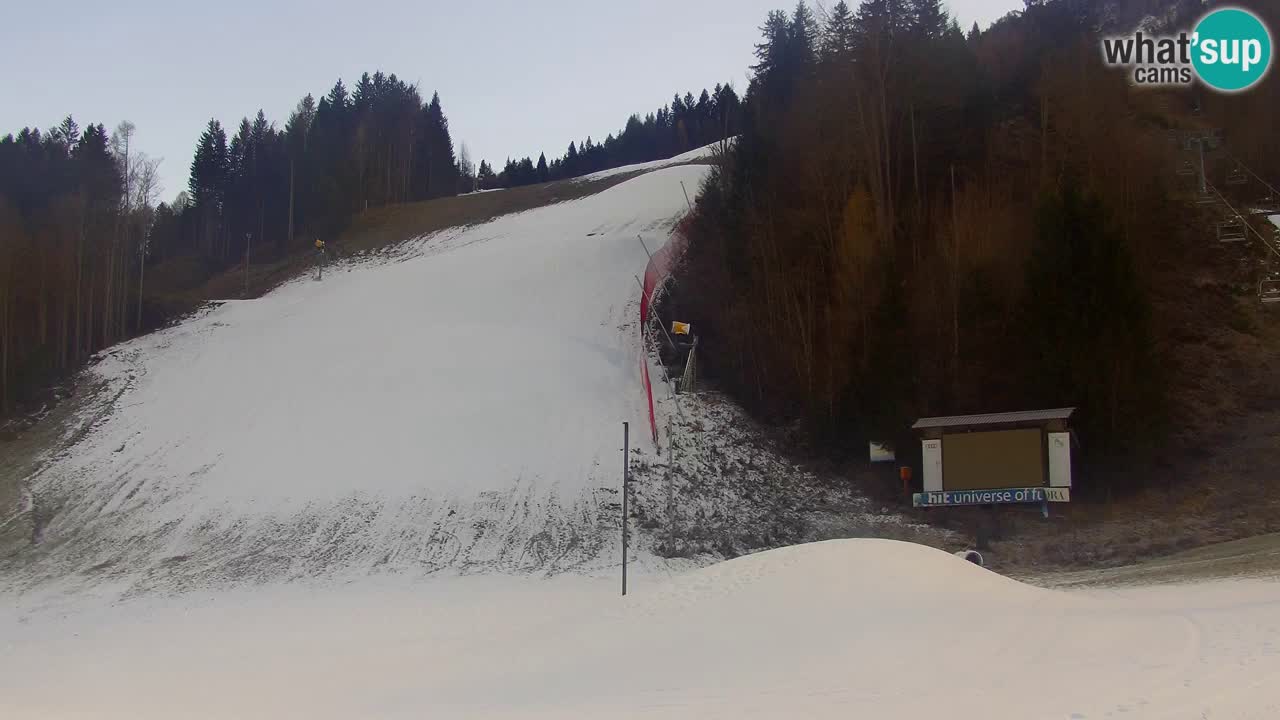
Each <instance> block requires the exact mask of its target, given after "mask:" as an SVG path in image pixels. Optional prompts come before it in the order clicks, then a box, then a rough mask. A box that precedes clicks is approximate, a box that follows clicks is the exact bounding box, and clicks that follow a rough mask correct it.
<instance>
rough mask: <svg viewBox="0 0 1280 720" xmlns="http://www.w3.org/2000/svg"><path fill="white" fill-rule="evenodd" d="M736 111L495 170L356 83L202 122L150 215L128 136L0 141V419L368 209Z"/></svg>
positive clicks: (391, 81) (678, 106) (676, 102)
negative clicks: (184, 173) (110, 350)
mask: <svg viewBox="0 0 1280 720" xmlns="http://www.w3.org/2000/svg"><path fill="white" fill-rule="evenodd" d="M739 113H740V103H739V101H738V97H737V95H736V94H735V93H734V90H733V88H731V87H729V86H727V85H726V86H716V89H715V92H714V93H708V92H707V91H705V90H704V91H703V92H702V94H701V96H700V97H699V98H698V99H696V100H695V99H694V97H693V95H692V94H691V93H688V94H686V95H685V96H684V97H683V98H681V97H680V96H679V95H677V96H675V98H674V99H673V101H672V104H671V105H670V106H667V107H662V108H660V109H658V110H657V111H656V112H654V113H649V114H648V115H646V116H645V117H643V118H641V117H640V116H639V115H633V116H632V117H631V118H630V119H629V120H628V121H627V123H626V125H625V127H624V128H623V129H622V130H621V131H620V132H619V133H618V134H617V135H616V136H615V135H613V134H610V135H609V136H608V137H607V138H606V139H605V141H604V142H601V143H594V142H593V141H592V140H591V139H590V138H587V140H586V141H585V142H583V143H581V145H580V146H578V145H575V144H574V143H570V144H569V149H568V152H567V153H566V154H565V155H564V157H562V158H557V159H555V160H553V161H552V162H551V163H550V164H547V162H546V160H545V157H542V158H539V162H538V163H537V165H536V166H535V165H534V163H533V162H532V161H531V160H529V159H528V158H525V159H524V160H522V161H520V162H518V163H517V162H511V161H508V163H507V166H506V168H505V169H504V170H503V172H502V173H499V174H495V173H494V172H493V169H492V167H491V166H490V165H489V163H488V162H485V161H482V162H481V163H480V165H479V167H477V166H476V165H475V164H474V161H473V160H472V159H471V157H470V156H469V153H468V151H467V148H466V146H465V145H461V146H459V147H458V148H457V151H456V153H455V146H454V142H453V138H452V136H451V133H450V129H449V121H448V119H447V117H446V115H445V112H444V109H443V106H442V104H441V101H440V97H439V95H435V94H433V95H432V97H431V98H430V100H427V101H424V99H423V97H422V95H421V94H420V91H419V89H418V87H417V86H415V85H412V84H408V83H406V82H405V81H403V80H401V79H399V78H398V77H397V76H396V75H394V74H390V75H387V74H384V73H382V72H375V73H373V74H369V73H365V74H364V75H362V76H361V77H360V79H359V81H358V82H357V83H355V85H354V86H353V87H352V88H350V89H348V88H347V86H346V85H345V84H344V83H343V82H342V81H341V80H339V81H337V82H336V83H335V84H334V85H333V87H332V88H331V89H330V90H329V92H328V93H326V94H325V95H323V96H322V97H320V99H319V100H318V101H317V100H316V99H315V97H314V96H312V95H307V96H305V97H303V98H302V99H301V100H299V101H298V103H297V106H296V109H295V110H294V111H293V112H292V113H291V114H290V116H289V117H288V118H287V119H286V120H285V122H284V124H283V126H279V125H277V124H276V123H275V122H273V121H272V120H271V119H269V118H267V116H266V115H265V113H263V112H262V111H261V110H259V111H258V112H257V114H256V115H255V116H253V117H252V119H251V118H250V117H245V118H243V119H241V120H240V122H239V123H238V124H237V125H236V126H235V127H234V128H230V127H227V126H224V125H223V124H222V123H221V122H220V121H219V120H217V119H211V120H210V121H209V123H208V125H207V127H206V128H205V129H204V132H203V133H202V134H201V136H200V138H199V141H198V144H197V146H196V148H195V149H194V156H193V158H192V160H191V162H190V175H189V180H188V184H187V188H186V190H185V191H184V192H181V193H178V195H177V199H176V200H175V201H173V202H157V201H158V199H159V195H160V193H161V191H162V188H160V187H159V184H158V180H157V172H156V168H157V161H156V160H153V159H151V158H148V157H146V156H145V155H143V154H141V153H139V152H137V150H136V149H135V148H133V147H132V146H133V145H136V144H137V141H136V138H135V134H136V131H135V129H134V127H133V126H132V125H131V124H130V123H127V122H124V123H121V124H120V125H119V126H118V127H116V128H115V129H114V130H113V131H108V130H107V128H105V127H104V126H103V125H89V126H88V127H86V128H83V129H82V128H81V127H80V126H79V125H78V124H77V123H76V122H75V120H74V119H72V118H71V117H70V116H68V117H67V118H66V119H65V120H63V121H62V123H61V124H60V125H58V126H57V127H55V128H53V129H51V130H45V131H42V130H40V129H38V128H35V127H31V128H25V129H23V130H22V131H21V132H19V133H17V134H16V135H5V136H3V137H0V412H3V411H5V410H7V409H9V408H10V407H11V406H12V404H13V403H14V402H15V401H21V400H23V399H26V398H28V396H30V395H31V393H32V392H34V391H36V390H38V389H40V388H43V387H45V386H46V385H47V383H48V382H49V381H51V380H52V379H54V378H56V377H58V376H59V375H61V374H63V373H66V372H68V371H70V370H74V369H75V368H77V367H79V365H80V364H81V363H82V362H83V361H84V360H85V359H86V358H88V357H89V356H90V355H91V354H92V353H94V352H95V351H97V350H99V349H101V348H103V347H106V346H109V345H111V344H112V343H115V342H117V341H119V340H121V339H124V338H127V337H130V336H132V335H134V334H137V333H139V332H142V331H145V330H147V329H150V328H154V327H156V326H157V325H159V324H161V323H163V322H164V321H165V320H167V319H168V318H170V317H172V316H173V315H174V314H175V313H179V312H182V311H184V310H187V309H189V308H190V307H191V303H192V302H193V301H194V300H198V299H206V298H203V297H202V296H201V292H202V291H201V288H203V287H204V286H205V284H206V283H207V282H209V281H210V280H211V279H212V278H215V277H217V276H218V275H219V274H220V273H225V272H227V271H229V270H233V269H235V270H236V271H237V272H238V271H239V270H238V269H239V268H240V267H242V266H243V265H244V264H245V263H246V262H248V263H252V264H254V265H263V264H271V263H281V262H282V261H283V259H285V258H288V257H289V256H290V255H291V254H297V253H300V252H305V251H306V249H307V248H309V247H310V246H311V243H312V241H313V240H314V239H316V238H319V239H324V240H333V239H335V238H337V237H338V236H339V234H340V233H341V231H342V230H343V228H345V227H346V226H347V225H348V224H349V223H350V221H351V219H352V218H353V217H354V216H356V215H357V214H359V213H362V212H364V211H366V210H370V209H373V208H380V207H385V206H388V205H395V204H400V203H407V202H414V201H420V200H428V199H432V198H439V197H445V196H451V195H455V194H458V193H466V192H471V191H473V190H476V189H478V188H485V189H491V188H498V187H514V186H518V185H525V184H531V183H536V182H546V181H549V180H559V179H564V178H570V177H576V176H579V175H584V174H587V173H591V172H595V171H598V170H604V169H609V168H613V167H618V166H621V165H625V164H629V163H634V162H642V161H647V160H654V159H662V158H667V157H671V156H672V155H676V154H679V153H681V152H684V151H686V150H689V149H691V148H694V147H700V146H702V145H705V144H707V143H709V142H711V141H712V140H716V139H720V138H723V137H725V136H726V135H727V134H733V133H736V132H737V129H738V122H739V119H738V118H739ZM579 148H580V149H579ZM168 190H169V191H170V192H172V191H173V190H174V189H173V188H170V189H168ZM246 278H247V274H246ZM246 283H247V279H246ZM239 291H240V290H239V285H237V292H239Z"/></svg>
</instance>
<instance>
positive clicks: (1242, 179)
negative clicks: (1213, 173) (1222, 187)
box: [1227, 164, 1249, 185]
mask: <svg viewBox="0 0 1280 720" xmlns="http://www.w3.org/2000/svg"><path fill="white" fill-rule="evenodd" d="M1247 182H1249V176H1248V175H1247V174H1246V173H1245V171H1244V168H1243V167H1241V166H1240V165H1238V164H1237V165H1236V166H1235V167H1233V168H1231V170H1230V171H1228V172H1227V184H1228V185H1244V184H1245V183H1247Z"/></svg>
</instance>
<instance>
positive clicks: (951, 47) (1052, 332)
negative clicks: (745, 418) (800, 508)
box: [672, 0, 1280, 459]
mask: <svg viewBox="0 0 1280 720" xmlns="http://www.w3.org/2000/svg"><path fill="white" fill-rule="evenodd" d="M1246 4H1247V5H1251V6H1252V5H1257V6H1259V9H1260V10H1262V11H1263V13H1264V15H1265V16H1266V17H1268V18H1269V19H1270V20H1271V21H1272V22H1274V21H1276V20H1280V17H1276V16H1275V14H1274V12H1273V11H1272V9H1271V8H1270V7H1269V6H1267V7H1263V6H1262V4H1261V3H1246ZM1202 12H1203V9H1202V8H1200V7H1199V5H1198V3H1175V2H1165V3H1145V4H1143V5H1142V7H1139V4H1138V3H1132V4H1128V3H1110V2H1102V1H1100V0H1098V1H1095V0H1043V1H1041V0H1034V1H1033V0H1028V3H1027V7H1026V9H1025V11H1020V12H1017V13H1012V14H1010V15H1009V16H1007V17H1005V18H1004V19H1003V20H1001V21H999V22H997V23H995V24H994V25H993V26H992V27H991V28H989V29H987V30H986V31H981V30H980V29H979V28H977V27H976V26H975V27H974V28H972V29H971V30H969V31H968V32H967V33H966V32H964V31H962V30H961V28H960V27H958V26H957V24H956V23H955V22H954V20H952V19H951V18H950V17H949V16H948V14H947V12H946V11H945V9H944V7H943V6H942V4H941V3H939V2H938V1H937V0H906V1H905V2H893V1H892V0H867V2H864V3H862V4H861V5H860V6H859V7H858V8H857V9H856V10H854V9H853V8H851V7H849V6H848V5H847V4H846V3H844V2H839V3H836V4H835V5H834V6H832V7H831V9H830V11H829V12H823V13H821V14H816V13H815V11H814V10H812V9H811V8H810V7H808V6H806V5H805V4H804V3H801V4H800V5H798V6H797V7H796V8H795V10H794V11H793V12H791V13H783V12H774V13H771V14H770V15H769V16H768V18H767V19H766V21H765V24H764V26H763V27H762V33H763V38H762V39H761V42H760V44H759V45H758V48H757V58H758V63H757V65H756V66H755V67H754V76H753V80H752V82H751V84H750V86H749V87H748V88H747V91H746V94H745V96H744V118H743V129H742V133H741V137H740V141H739V142H738V143H737V145H736V146H735V148H734V149H733V150H732V151H731V153H730V154H729V155H728V157H726V158H725V159H724V162H723V163H722V164H721V165H720V167H719V168H718V169H717V170H716V172H715V173H714V174H713V176H712V177H711V178H710V179H709V180H708V182H707V184H706V186H705V187H704V188H703V191H702V195H701V197H700V199H699V201H698V211H697V217H696V222H695V223H694V225H693V231H692V240H691V249H690V253H689V257H688V262H687V263H686V267H685V269H684V272H683V274H682V276H681V279H680V283H679V288H678V289H677V291H676V292H675V293H674V295H673V299H672V307H673V308H674V310H673V312H678V313H680V314H681V318H680V319H682V320H689V321H692V322H693V323H694V324H695V327H699V328H700V329H701V332H700V340H701V344H700V347H701V348H703V349H704V352H703V353H702V354H701V356H700V357H701V358H702V359H703V367H704V368H706V369H707V370H708V371H709V372H710V373H711V374H712V375H713V376H714V377H715V378H716V380H717V381H718V382H719V383H721V384H722V386H723V387H724V388H725V389H726V390H728V391H730V392H731V393H732V394H733V395H734V396H735V397H736V398H737V399H738V400H739V401H740V402H742V403H743V404H744V405H746V406H747V407H749V408H751V409H753V410H754V411H755V412H756V413H758V414H759V415H760V416H762V417H765V418H768V419H770V420H773V421H776V422H780V423H792V422H794V421H798V422H799V423H800V425H801V427H803V428H804V430H805V431H806V432H805V437H807V438H808V441H809V442H810V443H812V445H813V446H814V447H816V448H817V449H819V451H820V452H822V453H824V454H827V453H836V454H840V453H857V452H865V447H866V446H865V445H862V444H860V442H861V441H863V440H865V439H867V438H895V439H899V440H902V441H903V446H904V447H911V446H912V445H914V444H915V443H914V441H910V438H911V435H910V433H909V431H907V428H908V427H909V424H910V421H911V420H912V419H914V418H915V417H920V416H927V415H940V414H952V413H957V414H958V413H966V412H989V411H999V410H1015V409H1028V408H1036V407H1059V406H1078V407H1079V408H1080V412H1079V413H1078V415H1077V418H1076V420H1077V422H1076V425H1077V429H1078V430H1079V431H1080V437H1081V438H1082V439H1083V440H1082V442H1083V443H1084V447H1085V451H1086V455H1087V456H1088V457H1091V458H1095V459H1096V458H1101V457H1133V456H1135V455H1136V454H1139V453H1141V451H1142V448H1144V447H1150V446H1152V445H1153V444H1159V443H1162V442H1164V441H1165V439H1166V438H1167V435H1166V433H1167V431H1168V428H1169V422H1170V418H1171V417H1172V416H1173V414H1171V402H1174V401H1175V400H1176V399H1177V398H1171V387H1170V380H1169V371H1170V369H1171V368H1173V367H1176V365H1177V360H1178V358H1177V357H1176V355H1177V353H1178V352H1179V348H1178V346H1177V345H1176V343H1172V342H1170V338H1171V337H1172V335H1171V333H1172V332H1173V329H1174V328H1175V327H1176V326H1177V325H1178V324H1179V323H1180V322H1181V320H1180V318H1179V317H1177V316H1175V315H1174V314H1172V313H1170V312H1165V310H1164V309H1163V308H1164V307H1165V306H1166V305H1165V304H1160V303H1154V302H1153V298H1154V297H1155V295H1154V294H1155V293H1162V294H1163V295H1166V296H1167V295H1170V294H1172V293H1176V292H1177V291H1176V289H1175V290H1172V291H1170V289H1169V287H1168V285H1167V284H1163V285H1162V283H1167V280H1165V279H1164V278H1165V277H1166V276H1173V277H1176V276H1179V275H1180V276H1181V277H1182V278H1183V279H1182V282H1184V283H1185V282H1186V278H1187V277H1189V276H1190V273H1191V272H1192V271H1193V270H1194V269H1195V268H1196V262H1197V261H1196V260H1195V259H1194V258H1193V256H1192V255H1191V254H1189V251H1188V250H1187V246H1186V245H1185V243H1186V241H1187V237H1188V236H1189V235H1191V234H1193V233H1194V231H1195V229H1194V228H1195V222H1196V219H1195V218H1194V217H1193V216H1192V215H1191V213H1190V212H1189V211H1188V209H1187V203H1186V199H1187V197H1188V196H1187V192H1188V191H1187V190H1186V189H1185V188H1180V187H1178V186H1177V184H1176V183H1177V180H1178V178H1177V177H1176V176H1175V174H1174V172H1173V160H1172V151H1171V149H1170V147H1169V143H1168V142H1167V140H1168V137H1167V132H1168V130H1169V129H1170V128H1173V127H1176V126H1180V125H1181V126H1183V127H1193V128H1194V127H1213V126H1215V125H1216V126H1217V127H1223V128H1225V130H1226V135H1227V137H1228V138H1229V139H1230V142H1231V145H1232V147H1233V148H1234V152H1235V153H1236V154H1238V155H1240V156H1242V157H1248V158H1251V159H1252V160H1253V162H1251V164H1252V165H1255V169H1256V170H1258V171H1259V172H1261V173H1262V174H1263V175H1267V174H1272V175H1273V176H1274V174H1275V171H1278V170H1280V147H1277V141H1276V139H1275V134H1274V132H1273V131H1272V130H1271V127H1270V125H1271V121H1272V119H1273V118H1274V117H1275V114H1274V113H1275V109H1276V108H1277V82H1276V81H1275V79H1274V77H1272V78H1271V79H1269V80H1267V81H1266V82H1265V83H1264V84H1263V85H1262V86H1261V87H1259V88H1255V89H1254V90H1252V91H1251V92H1248V93H1244V94H1241V95H1237V96H1226V95H1213V94H1208V96H1205V95H1206V94H1205V93H1203V92H1202V91H1196V90H1190V89H1188V90H1180V91H1176V92H1175V91H1169V92H1163V91H1161V92H1158V93H1152V92H1151V91H1146V92H1144V91H1141V90H1139V89H1137V88H1132V87H1130V86H1129V85H1128V79H1127V78H1126V76H1125V74H1124V73H1123V72H1120V71H1116V70H1113V69H1109V68H1106V67H1104V66H1103V65H1102V62H1101V59H1100V53H1099V52H1098V47H1099V46H1098V35H1099V33H1100V32H1105V31H1107V29H1109V28H1124V29H1127V30H1132V28H1133V27H1134V26H1135V25H1136V24H1137V23H1139V22H1147V23H1152V22H1156V20H1154V19H1153V18H1158V19H1159V20H1158V21H1159V22H1160V23H1164V24H1167V25H1169V26H1172V27H1179V28H1185V27H1188V26H1190V25H1191V24H1193V23H1194V21H1195V19H1196V18H1197V17H1198V16H1199V14H1200V13H1202ZM1201 107H1202V110H1201V109H1198V108H1201ZM1183 118H1185V120H1184V119H1183ZM1184 123H1186V124H1184ZM1197 242H1203V240H1202V239H1197ZM1254 282H1256V280H1254ZM859 448H861V450H859Z"/></svg>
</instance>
